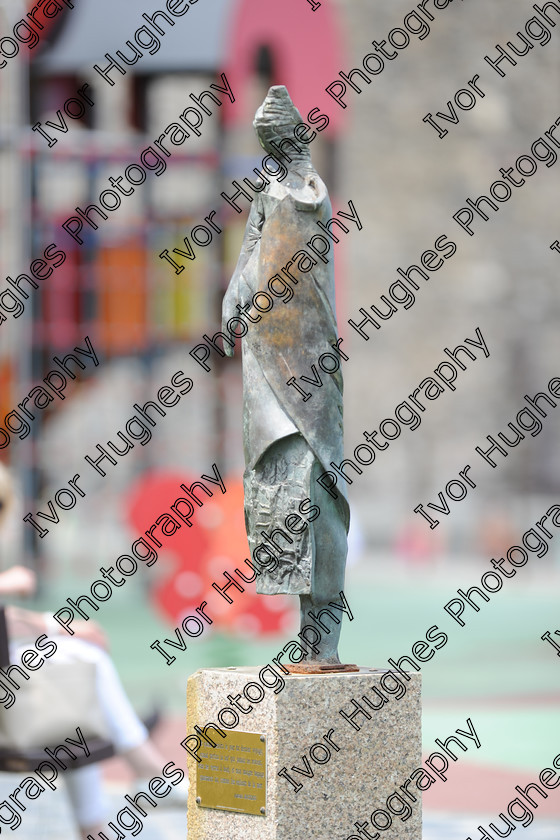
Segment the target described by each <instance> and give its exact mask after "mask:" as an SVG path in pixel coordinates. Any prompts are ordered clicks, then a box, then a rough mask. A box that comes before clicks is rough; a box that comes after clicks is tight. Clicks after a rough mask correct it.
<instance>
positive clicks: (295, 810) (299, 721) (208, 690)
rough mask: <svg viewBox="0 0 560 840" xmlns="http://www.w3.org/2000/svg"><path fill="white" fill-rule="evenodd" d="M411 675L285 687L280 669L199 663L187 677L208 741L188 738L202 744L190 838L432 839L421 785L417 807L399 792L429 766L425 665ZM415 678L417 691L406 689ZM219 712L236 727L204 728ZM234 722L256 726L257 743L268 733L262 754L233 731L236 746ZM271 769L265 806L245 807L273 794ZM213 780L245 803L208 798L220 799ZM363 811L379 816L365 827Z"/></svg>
mask: <svg viewBox="0 0 560 840" xmlns="http://www.w3.org/2000/svg"><path fill="white" fill-rule="evenodd" d="M393 674H395V675H394V676H393ZM408 676H409V678H410V679H409V681H407V680H406V678H405V677H403V676H402V675H400V674H398V673H395V672H389V671H385V670H376V669H371V668H360V670H359V672H355V673H346V674H342V673H335V674H328V675H315V674H313V675H309V674H305V675H300V674H297V675H296V674H293V675H284V680H285V685H284V686H283V687H282V688H281V690H279V691H278V689H279V688H280V683H278V684H277V685H276V686H275V688H276V690H277V691H278V693H275V691H274V680H273V675H272V673H271V671H270V670H269V669H266V670H264V671H261V669H260V668H258V667H254V668H250V667H240V668H207V669H202V670H200V671H197V672H196V673H195V674H193V675H192V676H191V677H190V679H189V681H188V687H187V735H188V736H193V735H194V734H195V729H194V727H195V726H198V728H199V732H198V738H199V741H200V747H198V745H197V740H196V738H194V737H190V738H189V739H188V741H187V745H188V746H189V747H190V749H191V750H192V753H193V754H191V755H189V757H188V771H189V776H190V780H191V786H190V792H189V804H188V836H189V840H327V838H328V840H331V838H332V840H346V838H356V840H360V838H365V837H368V836H369V837H377V836H379V837H382V838H383V840H421V836H422V830H421V823H422V817H421V800H420V792H419V791H418V790H416V788H414V786H413V788H412V791H411V792H412V793H413V794H414V795H415V796H416V798H417V802H416V803H415V804H412V803H411V804H410V808H411V809H412V813H410V814H407V812H406V809H405V807H404V805H403V804H402V802H405V803H406V802H407V801H408V800H406V798H403V794H402V791H399V785H401V784H403V783H404V782H405V781H406V779H407V778H408V776H409V774H410V773H411V772H412V771H413V770H414V769H415V768H418V767H420V765H421V747H422V737H421V678H420V675H419V674H417V673H415V672H412V673H410V674H408ZM261 677H262V679H261ZM267 685H270V686H273V687H267ZM403 686H404V687H406V693H405V694H403V696H401V697H398V695H399V694H402V693H403ZM228 695H230V696H231V698H232V699H228ZM239 695H241V697H239ZM259 697H261V699H260V700H259ZM397 698H398V699H397ZM234 701H235V702H234ZM353 701H355V702H353ZM236 703H237V706H236ZM250 707H252V709H251V710H250V711H249V709H250ZM375 707H378V708H375ZM226 708H227V709H228V711H225V712H224V711H222V710H225V709H226ZM241 709H245V710H247V711H246V713H244V712H243V711H242V710H241ZM341 710H342V711H344V712H345V713H346V715H347V716H348V717H347V718H345V717H344V716H343V715H341V714H340V711H341ZM236 715H238V716H239V722H238V723H237V724H236V723H235V716H236ZM348 718H350V720H349V719H348ZM210 723H212V724H214V725H215V726H216V727H219V728H220V729H221V731H222V732H223V734H224V735H225V737H222V736H221V735H220V734H219V733H217V732H216V729H214V728H213V727H212V726H210V727H208V728H207V729H204V728H205V727H206V726H207V725H208V724H210ZM228 727H229V728H228ZM355 727H359V729H356V728H355ZM201 732H203V733H204V735H201ZM228 732H236V733H239V732H247V733H256V736H257V737H256V738H254V739H252V741H251V740H250V739H248V741H247V743H253V745H254V744H255V743H257V744H258V743H259V742H260V743H261V744H262V746H263V754H262V757H259V750H258V749H256V748H254V746H253V747H249V746H248V747H245V748H244V747H239V746H237V747H235V746H234V745H233V739H232V742H231V743H230V745H228V744H227V736H228ZM258 736H264V738H259V737H258ZM324 736H326V737H324ZM235 737H236V740H237V738H238V736H235ZM208 740H211V741H212V742H213V743H215V744H216V747H213V746H212V745H211V744H209V743H208ZM265 748H266V764H265V765H264V766H263V764H262V762H264V759H265V755H264V751H265ZM194 753H197V754H198V757H199V758H201V759H202V760H201V762H197V761H196V759H195V756H194ZM251 755H254V756H255V758H254V759H251V758H249V757H250V756H251ZM244 756H247V758H246V757H244ZM224 758H227V759H228V760H227V761H226V762H225V764H224V760H223V759H224ZM259 762H261V763H259ZM294 767H296V768H299V770H301V772H298V770H297V769H294ZM197 768H198V775H199V788H200V790H199V791H197ZM224 768H225V776H224V773H223V770H224ZM253 768H254V770H253ZM261 771H264V772H263V774H262V775H261ZM279 773H282V775H279ZM219 778H220V779H221V781H220V782H219V783H218V779H219ZM224 778H225V781H224ZM265 779H266V804H265V806H264V807H263V808H262V810H263V811H264V813H262V812H261V811H260V810H259V813H257V814H250V813H243V812H242V811H243V809H244V808H245V807H247V808H251V805H253V807H254V804H255V803H256V804H257V806H258V805H262V799H261V800H259V801H257V799H258V797H259V796H260V797H262V795H263V789H262V785H263V782H264V780H265ZM214 783H216V784H214ZM209 785H210V788H211V789H212V790H211V793H212V794H214V793H216V794H217V799H218V800H220V796H221V793H220V791H222V792H223V791H224V790H225V791H227V792H228V793H229V794H230V800H229V801H230V802H231V801H234V802H235V803H236V804H235V806H234V807H237V808H239V809H240V810H239V811H238V812H235V811H229V810H221V809H219V808H214V807H212V808H208V807H204V802H205V801H206V802H208V801H210V800H209V799H208V798H207V792H208V786H209ZM220 785H221V787H220ZM224 785H225V787H224ZM203 788H204V792H203ZM296 788H297V790H296ZM234 791H235V793H234ZM395 791H397V792H398V793H399V794H400V800H399V799H397V798H395V797H393V799H390V802H391V805H392V808H389V807H388V805H387V798H388V797H391V794H393V793H395ZM232 797H233V798H232ZM197 798H198V800H199V801H198V802H197ZM222 801H223V797H222ZM244 803H247V805H245V804H244ZM218 804H219V802H218ZM222 804H223V802H222ZM407 807H408V806H407ZM399 811H400V812H401V816H398V812H399ZM374 812H377V813H376V816H375V823H372V821H371V819H372V815H373V813H374ZM405 815H406V816H407V818H406V819H403V817H404V816H405ZM388 821H391V825H389V824H388ZM356 822H358V823H359V824H363V825H364V826H365V825H366V824H367V827H366V828H365V830H364V829H360V830H359V829H358V828H356V826H355V823H356ZM376 826H377V827H376ZM377 831H379V834H377V833H376V832H377Z"/></svg>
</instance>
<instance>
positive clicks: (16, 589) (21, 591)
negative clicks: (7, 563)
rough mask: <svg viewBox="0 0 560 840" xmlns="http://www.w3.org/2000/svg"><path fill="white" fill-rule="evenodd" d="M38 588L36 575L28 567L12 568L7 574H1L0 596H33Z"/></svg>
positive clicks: (7, 570)
mask: <svg viewBox="0 0 560 840" xmlns="http://www.w3.org/2000/svg"><path fill="white" fill-rule="evenodd" d="M36 586H37V579H36V576H35V573H34V572H32V571H31V569H28V568H27V567H26V566H12V567H11V568H10V569H6V571H5V572H0V596H2V595H19V596H24V597H25V596H28V595H33V593H34V592H35V589H36Z"/></svg>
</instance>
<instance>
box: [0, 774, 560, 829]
mask: <svg viewBox="0 0 560 840" xmlns="http://www.w3.org/2000/svg"><path fill="white" fill-rule="evenodd" d="M18 779H19V777H18V776H12V775H11V774H4V775H3V776H2V777H1V779H0V796H2V799H4V798H5V796H7V795H8V794H9V793H10V792H11V791H12V790H13V789H14V787H15V786H16V785H17V783H18ZM124 792H125V790H124V789H122V790H120V791H119V790H117V789H116V788H114V787H113V788H112V790H111V791H110V800H111V805H112V811H113V812H114V813H116V812H117V811H118V809H119V808H120V807H122V794H123V793H124ZM22 816H23V820H22V824H21V826H19V828H18V829H17V838H18V840H62V838H64V840H78V835H77V834H76V832H75V829H74V826H73V823H72V819H71V814H70V810H69V807H68V802H67V799H66V797H65V795H64V792H63V791H62V790H61V791H60V792H58V793H55V794H53V795H52V796H49V797H48V799H47V795H46V794H44V795H43V797H42V798H40V799H38V800H37V802H36V803H35V804H34V807H33V809H28V810H27V811H26V813H25V814H23V815H22ZM491 819H492V817H491V816H490V817H488V816H482V817H477V816H474V815H471V816H468V817H464V818H461V817H457V816H456V815H449V814H434V813H430V812H427V813H426V814H425V815H424V827H423V832H422V840H467V838H468V837H471V838H472V840H479V838H480V832H479V831H478V830H477V828H476V827H477V826H478V825H486V826H487V825H488V821H489V820H491ZM108 832H109V833H108V835H107V836H108V837H109V838H111V840H112V837H113V832H112V831H110V830H109V829H108ZM128 836H130V835H128ZM141 836H142V840H185V838H186V826H185V816H184V814H183V813H182V812H181V811H177V810H171V809H169V810H165V811H163V810H162V811H160V812H157V811H154V812H153V813H152V814H150V816H149V817H147V818H146V819H145V820H144V828H143V830H142V832H141ZM94 840H98V838H97V837H95V838H94ZM239 840H243V838H239ZM523 840H560V827H559V823H558V821H554V822H552V821H545V820H542V821H541V820H538V821H535V823H533V825H531V826H529V827H528V828H526V829H524V830H523Z"/></svg>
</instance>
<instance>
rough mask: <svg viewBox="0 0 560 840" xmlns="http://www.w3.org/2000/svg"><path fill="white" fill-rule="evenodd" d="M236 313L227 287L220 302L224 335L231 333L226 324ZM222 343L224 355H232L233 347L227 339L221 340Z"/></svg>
mask: <svg viewBox="0 0 560 840" xmlns="http://www.w3.org/2000/svg"><path fill="white" fill-rule="evenodd" d="M236 314H237V312H236V310H235V301H234V300H233V295H232V294H230V290H229V289H228V290H227V292H226V294H225V296H224V302H223V303H222V332H223V333H224V334H225V335H228V334H229V335H231V333H230V332H229V330H228V328H227V324H228V321H229V320H230V318H233V317H235V315H236ZM222 345H223V348H224V353H225V354H226V356H230V357H231V356H233V351H234V348H233V347H230V345H229V344H228V343H227V341H223V342H222Z"/></svg>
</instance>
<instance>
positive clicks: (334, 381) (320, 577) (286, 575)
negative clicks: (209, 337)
mask: <svg viewBox="0 0 560 840" xmlns="http://www.w3.org/2000/svg"><path fill="white" fill-rule="evenodd" d="M301 122H302V120H301V116H300V114H299V112H298V110H297V109H296V108H295V106H294V105H293V103H292V101H291V99H290V96H289V94H288V91H287V90H286V88H285V87H283V86H276V87H272V88H270V90H269V92H268V95H267V97H266V99H265V101H264V102H263V104H262V105H261V107H260V108H259V109H258V111H257V113H256V116H255V121H254V126H255V129H256V132H257V136H258V138H259V141H260V143H261V145H262V146H263V148H264V149H265V151H266V152H268V153H269V154H272V155H274V156H275V157H276V159H277V160H282V162H283V163H285V165H286V167H287V168H288V174H287V175H286V176H285V177H284V179H283V180H280V177H278V178H271V179H270V183H268V184H267V185H266V187H264V189H262V191H261V192H260V193H258V194H257V195H256V196H255V198H254V200H253V204H252V207H251V211H250V215H249V219H248V221H247V227H246V231H245V238H244V241H243V246H242V249H241V255H240V257H239V261H238V263H237V267H236V269H235V272H234V274H233V277H232V279H231V282H230V284H229V287H228V290H227V292H226V295H225V297H224V302H223V324H224V332H226V329H225V327H226V324H228V323H233V322H231V321H230V319H232V318H235V319H236V321H235V323H236V324H237V325H239V326H241V323H243V324H245V334H244V335H243V338H242V339H241V341H242V349H243V399H244V405H243V440H244V452H245V465H246V469H245V474H244V490H245V523H246V528H247V536H248V539H249V546H250V549H251V556H252V557H254V560H255V561H256V563H255V565H256V566H257V567H258V568H260V569H262V572H261V574H260V575H259V577H258V578H257V592H259V593H261V594H265V595H276V594H279V593H289V594H294V595H299V596H300V608H301V625H302V627H303V626H304V625H305V624H308V625H312V626H313V625H314V624H315V626H316V622H313V620H312V618H311V616H310V613H311V614H313V615H315V616H317V614H318V612H319V611H320V610H322V609H324V608H327V607H328V603H329V601H337V602H340V597H339V593H340V592H341V590H342V589H343V584H344V568H345V564H346V553H347V539H346V537H347V531H348V523H349V510H348V503H347V500H346V497H345V491H344V489H342V491H341V493H340V494H339V495H338V499H333V498H332V497H331V496H330V495H329V494H321V496H320V498H319V494H318V485H317V481H316V479H317V477H318V476H319V475H320V474H321V473H323V472H325V471H326V470H328V469H329V468H330V461H331V460H332V461H335V462H337V463H338V462H340V461H341V460H342V457H343V451H342V375H341V373H340V370H339V369H338V367H339V366H338V367H337V366H336V365H335V363H334V362H333V361H332V358H333V357H335V358H336V357H337V338H338V335H337V327H336V316H335V289H334V268H333V260H332V250H331V254H330V257H327V256H326V257H325V258H324V259H321V258H319V257H318V254H317V252H314V251H313V250H310V249H309V248H308V249H307V250H306V243H308V242H309V240H311V238H312V237H313V236H316V235H318V234H324V232H325V231H324V229H323V230H322V229H321V228H320V227H318V225H317V223H318V222H323V223H326V222H328V220H329V219H330V217H331V203H330V201H329V197H328V193H327V190H326V187H325V185H324V183H323V181H322V180H321V178H320V177H319V175H318V174H317V172H316V171H315V169H314V168H313V165H312V163H311V156H310V153H309V148H308V146H306V145H305V144H304V143H298V142H296V141H295V140H294V128H295V126H296V125H298V123H301ZM281 155H282V157H281ZM271 304H272V305H271ZM234 332H236V333H237V332H238V329H235V330H234ZM239 332H240V333H242V332H243V329H242V328H240V329H239ZM224 349H225V351H226V352H227V353H228V355H232V353H233V349H232V348H231V347H230V346H228V345H227V344H225V343H224ZM324 353H329V354H330V361H329V365H330V367H332V368H333V372H332V373H325V372H324V371H323V370H321V368H320V367H319V365H318V359H319V357H320V356H321V355H322V354H324ZM325 358H326V357H325ZM311 365H314V370H315V372H316V375H315V376H313V374H312V368H311ZM302 374H305V375H307V376H308V377H310V378H311V380H312V381H313V380H315V381H317V376H318V377H319V379H320V380H321V385H320V386H319V384H318V382H317V384H316V385H310V386H305V390H303V389H302V388H301V386H302V385H304V383H303V382H301V381H299V377H300V376H301V375H302ZM292 377H295V380H298V384H299V385H300V389H299V390H298V389H297V388H295V387H293V384H292V385H290V384H288V383H289V380H290V379H292ZM295 380H292V382H293V381H295ZM306 394H310V396H306ZM339 487H340V485H339ZM337 490H338V488H337ZM319 511H320V513H319ZM265 538H266V539H265ZM263 540H264V543H263ZM263 544H265V545H266V546H267V548H266V549H263V547H262V546H263ZM259 545H260V546H261V548H260V550H259ZM263 551H264V552H265V557H263ZM267 561H268V562H267ZM267 566H268V568H267ZM330 612H331V613H333V612H334V613H335V614H336V615H337V617H338V618H339V619H340V620H341V618H342V614H341V613H340V612H338V613H337V612H336V611H333V610H332V608H331V609H330ZM320 620H322V622H323V623H324V624H325V625H327V626H329V627H330V628H331V632H330V633H327V632H325V631H324V630H323V631H321V632H322V639H321V641H320V642H319V643H318V645H317V647H318V648H319V653H316V652H315V653H313V654H312V655H311V657H310V658H311V659H318V660H321V662H323V663H332V664H335V663H338V662H339V659H338V639H339V635H340V627H341V624H338V625H337V624H335V622H334V621H333V620H332V619H331V618H330V617H329V616H328V615H326V614H324V615H323V617H322V619H320Z"/></svg>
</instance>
